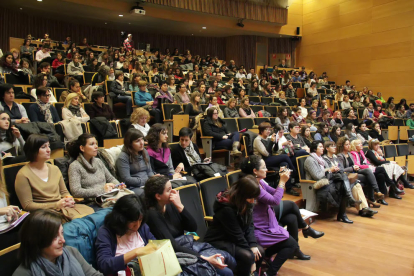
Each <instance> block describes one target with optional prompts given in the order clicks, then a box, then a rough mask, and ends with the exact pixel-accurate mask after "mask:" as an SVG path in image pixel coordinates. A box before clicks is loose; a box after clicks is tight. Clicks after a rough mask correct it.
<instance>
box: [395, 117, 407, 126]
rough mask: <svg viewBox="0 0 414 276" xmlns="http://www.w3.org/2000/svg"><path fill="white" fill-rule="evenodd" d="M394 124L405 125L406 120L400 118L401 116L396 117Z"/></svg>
mask: <svg viewBox="0 0 414 276" xmlns="http://www.w3.org/2000/svg"><path fill="white" fill-rule="evenodd" d="M394 126H405V123H404V120H403V119H399V118H395V119H394Z"/></svg>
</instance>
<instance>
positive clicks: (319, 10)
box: [297, 0, 414, 102]
mask: <svg viewBox="0 0 414 276" xmlns="http://www.w3.org/2000/svg"><path fill="white" fill-rule="evenodd" d="M298 48H299V49H300V50H299V51H298V53H299V54H298V57H297V58H298V62H297V65H298V66H301V65H305V66H306V68H309V69H311V70H314V71H315V72H316V73H317V74H321V73H322V72H324V71H326V72H327V74H328V76H329V77H330V79H331V80H335V81H336V82H337V83H338V84H344V82H345V80H347V79H349V80H351V83H352V84H355V85H356V86H357V89H362V88H363V87H364V86H367V87H369V88H370V89H372V90H373V91H374V92H375V93H376V92H382V93H383V95H384V96H385V97H389V96H391V95H392V96H393V97H396V98H397V99H400V98H403V97H404V98H406V99H407V100H408V101H411V102H414V93H412V92H413V91H414V90H413V89H414V84H413V82H412V75H413V74H414V1H413V0H347V1H342V0H336V1H334V0H329V1H317V0H303V35H302V41H301V43H300V45H299V46H298Z"/></svg>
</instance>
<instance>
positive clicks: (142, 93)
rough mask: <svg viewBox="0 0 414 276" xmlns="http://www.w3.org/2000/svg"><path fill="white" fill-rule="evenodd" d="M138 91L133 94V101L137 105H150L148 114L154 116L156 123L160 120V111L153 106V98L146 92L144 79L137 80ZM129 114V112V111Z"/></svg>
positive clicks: (146, 106)
mask: <svg viewBox="0 0 414 276" xmlns="http://www.w3.org/2000/svg"><path fill="white" fill-rule="evenodd" d="M138 88H139V89H138V91H137V92H135V95H134V103H135V104H136V105H137V106H139V107H143V108H144V107H145V108H148V107H151V108H152V109H150V111H149V114H150V115H151V116H154V119H155V122H156V123H161V122H162V112H161V110H159V109H158V108H153V104H154V99H153V98H152V96H151V94H150V93H148V92H147V82H146V81H139V82H138ZM131 108H132V106H131ZM129 114H131V113H129Z"/></svg>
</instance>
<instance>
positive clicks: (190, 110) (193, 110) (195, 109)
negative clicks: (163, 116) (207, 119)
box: [184, 92, 203, 117]
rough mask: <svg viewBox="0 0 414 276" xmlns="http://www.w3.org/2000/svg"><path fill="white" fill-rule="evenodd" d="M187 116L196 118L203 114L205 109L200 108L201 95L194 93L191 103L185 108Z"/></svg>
mask: <svg viewBox="0 0 414 276" xmlns="http://www.w3.org/2000/svg"><path fill="white" fill-rule="evenodd" d="M184 113H185V114H188V115H190V117H195V116H197V115H199V114H202V113H203V109H202V108H201V106H200V93H199V92H193V93H192V94H191V97H190V102H189V103H188V104H187V106H186V107H185V112H184Z"/></svg>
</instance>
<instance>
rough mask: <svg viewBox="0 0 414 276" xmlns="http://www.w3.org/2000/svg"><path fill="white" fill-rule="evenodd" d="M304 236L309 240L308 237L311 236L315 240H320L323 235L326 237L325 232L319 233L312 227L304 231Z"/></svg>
mask: <svg viewBox="0 0 414 276" xmlns="http://www.w3.org/2000/svg"><path fill="white" fill-rule="evenodd" d="M302 234H303V236H304V237H305V238H308V236H310V237H312V238H314V239H317V238H320V237H322V236H323V235H325V233H324V232H320V231H317V230H315V229H313V228H312V227H310V226H309V227H308V228H307V229H302Z"/></svg>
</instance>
